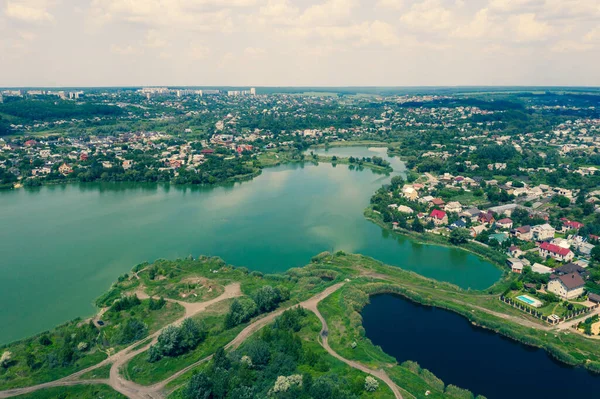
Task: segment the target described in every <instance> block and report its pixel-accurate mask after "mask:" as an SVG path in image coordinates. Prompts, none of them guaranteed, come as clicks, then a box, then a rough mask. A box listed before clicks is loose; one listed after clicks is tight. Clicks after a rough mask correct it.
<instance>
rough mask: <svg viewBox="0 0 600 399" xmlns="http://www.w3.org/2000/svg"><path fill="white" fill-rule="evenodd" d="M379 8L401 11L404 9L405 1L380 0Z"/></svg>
mask: <svg viewBox="0 0 600 399" xmlns="http://www.w3.org/2000/svg"><path fill="white" fill-rule="evenodd" d="M377 6H378V7H381V8H390V9H392V10H400V9H402V7H404V0H379V1H378V2H377Z"/></svg>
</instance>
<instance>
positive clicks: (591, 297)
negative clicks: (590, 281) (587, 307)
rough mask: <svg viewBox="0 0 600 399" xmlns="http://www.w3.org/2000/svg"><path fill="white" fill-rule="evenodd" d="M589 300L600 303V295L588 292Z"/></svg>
mask: <svg viewBox="0 0 600 399" xmlns="http://www.w3.org/2000/svg"><path fill="white" fill-rule="evenodd" d="M588 300H589V301H590V302H594V303H600V295H598V294H588Z"/></svg>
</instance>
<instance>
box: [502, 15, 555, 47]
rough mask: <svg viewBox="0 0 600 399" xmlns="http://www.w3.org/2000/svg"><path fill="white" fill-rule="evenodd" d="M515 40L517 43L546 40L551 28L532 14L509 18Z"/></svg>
mask: <svg viewBox="0 0 600 399" xmlns="http://www.w3.org/2000/svg"><path fill="white" fill-rule="evenodd" d="M509 23H510V24H511V27H512V30H513V32H514V34H515V39H516V40H517V41H519V42H530V41H540V40H545V39H547V38H548V37H549V36H550V35H551V33H552V28H551V27H550V25H548V23H546V22H543V21H540V20H538V19H537V18H536V15H535V14H533V13H527V14H519V15H515V16H512V17H510V18H509Z"/></svg>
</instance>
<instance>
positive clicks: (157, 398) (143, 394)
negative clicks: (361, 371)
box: [0, 283, 344, 399]
mask: <svg viewBox="0 0 600 399" xmlns="http://www.w3.org/2000/svg"><path fill="white" fill-rule="evenodd" d="M343 285H344V283H338V284H335V285H332V286H331V287H328V288H326V289H325V290H323V291H322V292H320V293H318V294H316V295H314V296H313V297H311V298H310V299H308V300H306V301H304V302H301V303H299V304H296V305H292V306H288V307H287V308H283V309H279V310H276V311H274V312H271V313H269V314H267V315H266V316H264V317H263V318H261V319H258V320H256V321H255V322H253V323H252V324H250V325H248V326H247V327H246V328H244V329H243V330H242V331H240V333H239V334H238V335H237V336H236V337H235V338H234V339H233V340H232V341H231V342H229V343H228V344H227V345H226V346H225V349H235V348H237V347H239V346H240V345H241V344H242V343H243V342H244V341H245V340H246V339H247V338H248V337H250V336H251V335H253V334H254V333H256V332H257V331H259V330H260V329H261V328H263V327H264V326H266V325H267V324H269V323H271V322H272V321H273V320H274V319H275V318H276V317H277V316H279V315H281V314H282V313H283V312H285V311H286V310H288V309H291V308H294V307H297V306H302V307H304V308H307V309H312V308H313V307H315V308H316V305H317V304H318V303H319V302H320V301H322V300H323V299H324V298H326V297H328V296H329V295H331V294H332V293H334V292H335V291H337V290H338V289H339V288H341V287H342V286H343ZM136 295H138V296H139V297H140V299H146V298H149V296H148V295H147V294H145V293H144V292H143V291H138V292H136ZM241 295H243V294H242V292H241V289H240V284H239V283H233V284H230V285H228V286H226V287H225V291H224V292H223V294H221V295H220V296H218V297H217V298H214V299H212V300H210V301H206V302H199V303H187V302H181V301H177V300H173V299H170V300H169V301H170V302H175V303H178V304H180V305H181V306H183V307H184V308H185V315H184V316H183V317H181V318H179V319H178V320H176V321H175V322H173V323H171V324H169V325H179V324H180V323H181V322H183V320H185V319H186V318H188V317H192V316H195V315H196V314H198V313H200V312H202V311H204V310H206V308H208V307H209V306H210V305H212V304H215V303H217V302H220V301H223V300H226V299H230V298H235V297H239V296H241ZM166 327H167V326H165V327H163V328H162V329H160V330H158V331H156V332H155V333H154V334H152V335H150V336H149V337H147V338H145V339H144V340H142V341H138V342H136V343H134V344H132V345H130V346H129V347H127V348H125V349H123V350H122V351H120V352H117V353H115V354H114V355H112V356H110V357H108V358H107V359H105V360H103V361H102V362H100V363H98V364H96V365H94V366H91V367H88V368H86V369H83V370H80V371H78V372H76V373H73V374H71V375H69V376H67V377H64V378H62V379H60V380H56V381H51V382H47V383H43V384H38V385H34V386H30V387H25V388H15V389H9V390H6V391H0V399H3V398H10V397H13V396H18V395H23V394H26V393H31V392H34V391H37V390H40V389H46V388H53V387H64V386H72V385H85V384H106V385H109V386H111V387H112V388H113V389H114V390H116V391H118V392H120V393H121V394H123V395H125V396H127V397H128V398H130V399H163V398H164V397H165V394H164V389H165V387H166V385H167V384H169V383H170V382H171V381H173V380H175V379H177V378H178V377H180V376H182V375H183V374H185V373H186V372H188V371H189V370H191V369H193V368H194V367H197V366H198V365H199V364H201V363H203V362H206V361H208V360H210V359H211V358H212V355H211V356H208V357H206V358H204V359H201V360H199V361H197V362H195V363H193V364H191V365H189V366H187V367H186V368H184V369H182V370H179V371H178V372H176V373H174V374H173V375H171V376H170V377H169V378H166V379H165V380H163V381H161V382H159V383H157V384H154V385H151V386H143V385H139V384H136V383H135V382H133V381H129V380H127V379H125V378H124V377H123V376H122V375H121V374H120V370H121V368H122V367H123V366H124V365H125V364H126V363H127V362H128V361H130V360H131V359H132V358H134V357H135V356H137V355H138V354H140V353H143V352H145V351H147V350H148V349H149V348H150V346H152V345H153V344H154V343H155V342H156V340H157V338H158V336H159V335H160V333H161V331H162V330H163V329H164V328H166ZM143 342H145V344H144V345H143V346H141V347H140V345H141V343H143ZM136 348H137V349H136ZM111 363H112V366H111V369H110V377H109V379H98V380H88V379H85V380H79V379H78V378H79V377H80V376H82V375H83V374H85V373H87V372H90V371H92V370H95V369H97V368H100V367H102V366H104V365H107V364H111Z"/></svg>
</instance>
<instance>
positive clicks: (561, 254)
mask: <svg viewBox="0 0 600 399" xmlns="http://www.w3.org/2000/svg"><path fill="white" fill-rule="evenodd" d="M538 250H539V253H540V256H541V257H542V258H544V259H545V258H546V257H548V256H550V257H552V258H554V259H556V260H558V261H560V262H569V261H571V260H572V259H573V256H574V255H573V252H571V250H570V249H568V248H563V247H559V246H558V245H554V244H550V243H548V242H543V243H542V244H541V245H540V247H539V248H538Z"/></svg>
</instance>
